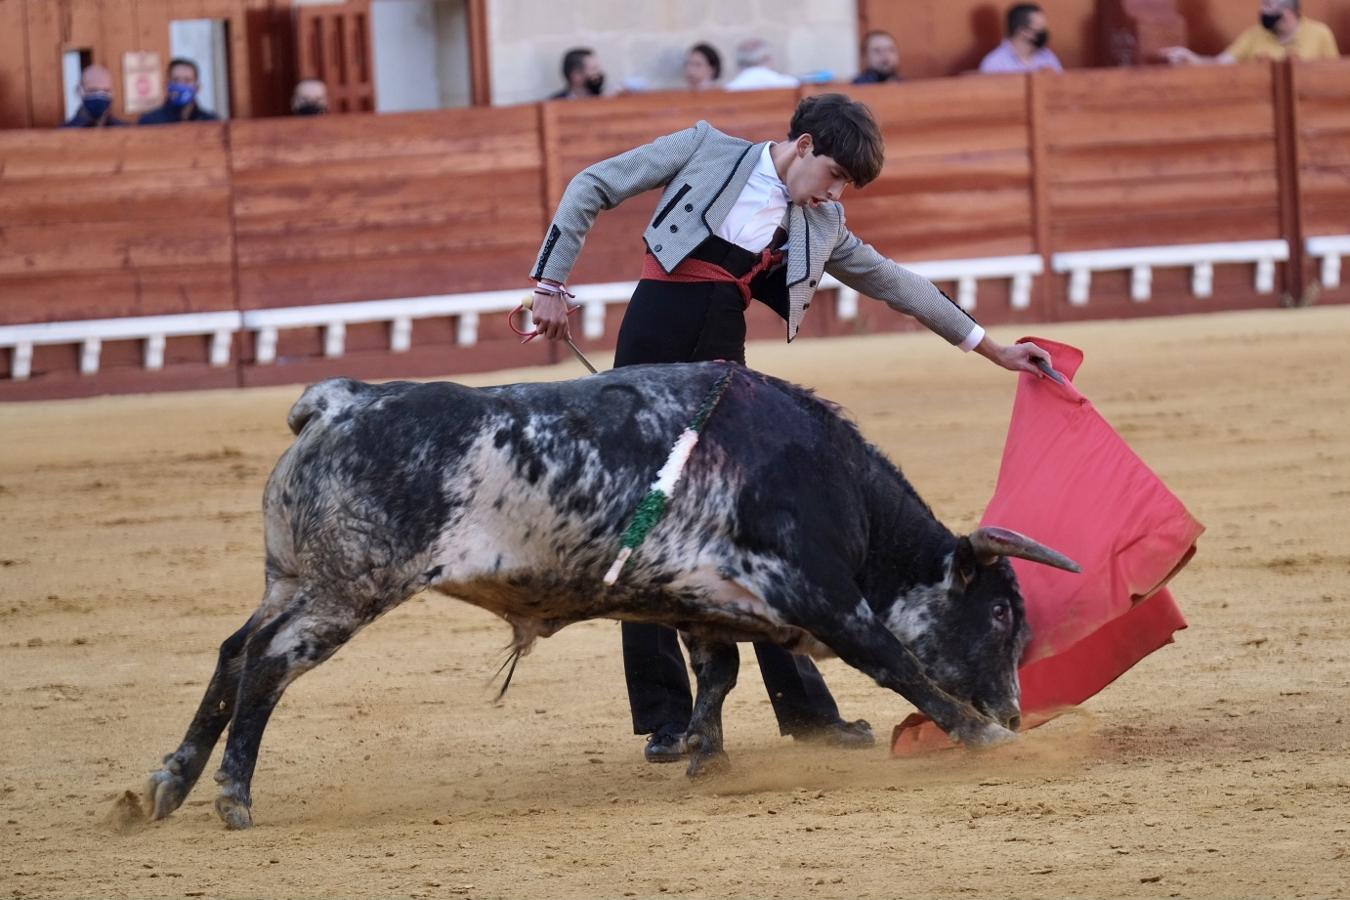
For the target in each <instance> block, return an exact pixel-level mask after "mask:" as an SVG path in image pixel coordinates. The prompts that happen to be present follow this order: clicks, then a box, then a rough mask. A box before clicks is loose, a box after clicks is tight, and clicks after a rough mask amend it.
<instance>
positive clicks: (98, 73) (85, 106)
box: [65, 66, 130, 128]
mask: <svg viewBox="0 0 1350 900" xmlns="http://www.w3.org/2000/svg"><path fill="white" fill-rule="evenodd" d="M78 90H79V95H80V108H79V109H78V110H76V111H75V115H73V116H71V117H70V121H69V122H67V123H66V124H65V127H66V128H113V127H116V126H119V125H128V124H130V123H129V122H123V121H122V120H121V119H119V118H116V117H115V116H114V115H113V114H112V105H113V78H112V72H109V71H108V70H107V68H106V67H104V66H89V67H88V68H86V69H85V70H84V71H83V72H81V73H80V86H79V89H78Z"/></svg>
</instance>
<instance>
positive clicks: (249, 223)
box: [231, 106, 549, 380]
mask: <svg viewBox="0 0 1350 900" xmlns="http://www.w3.org/2000/svg"><path fill="white" fill-rule="evenodd" d="M373 121H377V122H378V128H372V127H371V125H372V122H373ZM231 151H232V152H231V165H232V170H233V178H234V207H233V211H234V221H235V234H236V238H237V246H238V257H239V304H240V306H241V308H243V309H258V308H264V307H277V306H304V305H310V304H315V303H342V302H348V301H355V300H379V299H385V298H390V297H418V296H428V295H436V294H452V293H464V292H468V291H483V290H499V289H504V288H510V287H519V288H521V291H522V295H523V294H524V293H525V287H526V286H527V285H528V284H529V282H528V275H529V272H530V267H531V265H532V264H533V262H534V257H535V253H536V252H537V251H538V249H539V242H540V240H541V235H542V234H543V233H544V230H545V221H544V211H543V192H544V162H543V153H542V149H541V145H540V142H539V112H538V110H537V108H536V107H534V106H519V107H510V108H499V109H474V110H445V111H441V112H435V113H400V114H396V115H386V116H381V117H379V119H378V120H374V119H372V117H371V116H365V115H349V116H327V117H321V118H308V119H289V120H261V121H253V122H236V123H234V124H233V125H232V126H231ZM500 319H501V317H496V318H495V319H493V320H491V321H488V320H486V319H485V320H484V321H483V322H482V323H481V326H480V340H481V342H482V345H486V346H491V343H492V341H493V340H494V339H502V340H505V339H506V338H507V336H508V332H507V330H506V327H505V323H504V321H499V320H500ZM452 326H453V323H451V322H448V321H446V322H419V323H418V324H417V326H416V329H415V340H414V349H415V350H416V352H417V353H426V354H429V355H430V356H431V357H434V358H436V359H439V360H440V363H439V365H441V367H442V368H441V369H440V371H444V366H445V363H444V360H443V357H441V356H439V354H443V353H445V352H446V348H447V346H448V345H450V344H453V342H454V330H453V327H452ZM387 346H388V335H387V328H386V327H385V326H377V325H369V326H364V325H363V326H355V327H353V328H351V329H349V331H348V347H349V350H351V351H355V352H361V351H369V352H371V353H375V354H379V355H383V349H382V348H384V347H387ZM320 347H321V340H320V336H319V334H318V330H317V329H315V330H313V331H312V332H304V331H291V332H283V333H282V341H281V343H280V345H279V346H278V354H279V356H280V357H281V359H282V360H283V363H284V362H285V361H287V360H290V359H295V358H306V357H313V356H316V355H317V354H318V353H319V348H320ZM530 350H531V353H529V354H527V355H524V356H522V358H521V364H525V363H526V362H543V361H546V360H547V359H548V358H549V351H547V350H546V349H544V347H543V343H542V342H536V343H535V344H532V345H531V348H530ZM454 352H455V353H456V354H460V355H463V354H465V353H470V352H480V351H476V350H475V351H468V350H466V349H463V348H460V349H456V350H454ZM536 357H538V358H536ZM409 359H412V358H411V357H410V358H409ZM409 364H411V365H415V364H416V361H415V360H413V361H412V362H411V363H409ZM283 368H284V366H283ZM275 371H277V370H271V369H269V370H267V371H266V372H260V373H259V375H260V376H262V375H268V376H270V375H271V374H272V373H273V372H275ZM291 380H294V377H293V376H292V378H291Z"/></svg>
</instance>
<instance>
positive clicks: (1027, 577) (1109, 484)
mask: <svg viewBox="0 0 1350 900" xmlns="http://www.w3.org/2000/svg"><path fill="white" fill-rule="evenodd" d="M1023 340H1034V341H1035V342H1036V344H1037V345H1039V346H1041V347H1044V348H1045V349H1046V350H1048V351H1049V352H1050V355H1051V356H1052V357H1053V358H1054V361H1055V366H1056V368H1057V369H1058V370H1059V371H1060V373H1061V374H1063V375H1064V376H1065V378H1066V379H1072V377H1073V375H1074V373H1076V372H1077V371H1078V367H1079V366H1080V365H1081V364H1082V362H1083V353H1082V351H1081V350H1078V349H1077V348H1075V347H1070V346H1068V345H1067V344H1059V343H1056V342H1054V341H1047V340H1043V339H1041V338H1024V339H1023ZM980 524H982V525H998V526H1000V527H1003V528H1011V529H1012V530H1014V531H1020V532H1022V533H1023V534H1025V535H1027V536H1028V537H1031V538H1034V539H1035V540H1037V541H1040V542H1042V543H1044V544H1046V545H1047V546H1050V547H1053V548H1055V549H1056V550H1059V551H1060V552H1061V553H1064V554H1066V555H1067V556H1069V557H1070V558H1071V559H1073V560H1075V561H1077V562H1078V563H1079V564H1080V565H1081V566H1082V567H1083V572H1082V573H1081V574H1078V575H1075V574H1073V573H1071V572H1063V571H1060V570H1058V569H1053V568H1051V567H1049V566H1045V565H1039V564H1037V563H1033V562H1027V561H1025V560H1021V559H1014V560H1012V565H1013V569H1014V570H1015V571H1016V572H1017V581H1018V584H1019V585H1020V586H1021V589H1022V596H1023V598H1024V599H1025V601H1026V611H1027V620H1028V621H1029V623H1030V624H1031V631H1032V638H1031V643H1030V644H1029V645H1028V647H1027V649H1026V652H1025V654H1024V655H1023V657H1022V666H1021V669H1020V670H1019V675H1020V677H1021V682H1022V721H1023V723H1024V725H1023V727H1035V726H1036V725H1039V724H1042V723H1043V722H1046V721H1048V720H1049V719H1051V718H1053V717H1054V715H1055V713H1056V711H1057V710H1060V709H1063V708H1064V707H1067V706H1074V705H1077V704H1080V703H1082V702H1083V701H1084V700H1087V699H1088V698H1089V697H1091V696H1092V695H1093V694H1096V693H1097V692H1098V691H1100V690H1101V689H1102V688H1104V687H1106V686H1107V685H1108V684H1110V683H1111V682H1112V681H1115V680H1116V678H1118V677H1120V675H1121V674H1123V673H1124V672H1125V671H1126V670H1128V669H1129V668H1130V667H1131V666H1133V665H1134V664H1135V663H1137V662H1138V661H1139V660H1141V659H1143V658H1144V657H1145V656H1147V655H1148V654H1150V653H1152V652H1153V651H1154V650H1157V649H1158V648H1159V647H1161V646H1163V645H1164V644H1168V643H1171V641H1172V634H1173V632H1176V631H1180V630H1181V629H1183V628H1185V627H1186V620H1185V619H1184V618H1182V615H1181V610H1180V609H1179V608H1178V607H1177V604H1176V601H1175V600H1174V599H1173V598H1172V594H1171V592H1170V591H1168V590H1167V588H1166V587H1165V585H1166V584H1167V582H1168V580H1169V579H1171V577H1172V576H1173V575H1175V574H1176V573H1177V572H1178V571H1180V570H1181V568H1182V566H1184V565H1186V563H1187V562H1189V561H1190V558H1191V557H1192V556H1193V555H1194V554H1195V541H1196V539H1197V538H1198V537H1199V536H1200V534H1201V533H1202V532H1203V531H1204V530H1205V528H1204V526H1203V525H1201V524H1200V523H1199V522H1197V521H1196V520H1195V519H1194V518H1193V517H1192V516H1191V514H1190V513H1188V512H1187V511H1186V508H1185V507H1184V506H1182V504H1181V501H1180V500H1178V499H1177V498H1176V496H1175V495H1174V494H1173V493H1172V492H1171V491H1169V490H1168V489H1167V486H1166V485H1164V484H1163V483H1162V481H1160V480H1159V479H1158V476H1157V475H1155V474H1154V473H1153V471H1152V470H1151V469H1149V467H1148V466H1147V465H1145V464H1144V462H1143V460H1141V459H1140V458H1139V457H1138V456H1136V455H1135V453H1134V451H1133V450H1131V449H1130V448H1129V447H1128V446H1127V445H1126V444H1125V441H1124V440H1122V439H1121V437H1120V435H1118V434H1116V432H1115V431H1114V430H1113V429H1112V428H1111V426H1110V425H1109V424H1107V422H1106V420H1105V419H1103V418H1102V416H1101V414H1100V413H1098V412H1097V410H1096V409H1095V408H1094V407H1093V406H1092V403H1091V402H1089V401H1088V399H1087V398H1086V397H1084V396H1083V395H1082V394H1081V393H1079V391H1078V389H1077V388H1075V387H1074V386H1073V384H1072V383H1071V382H1067V381H1066V383H1065V384H1062V385H1061V384H1057V383H1056V382H1054V381H1053V380H1051V379H1050V378H1038V377H1036V376H1034V375H1030V374H1025V373H1024V374H1023V375H1022V376H1021V379H1020V380H1019V382H1018V386H1017V399H1016V401H1015V403H1014V405H1013V415H1012V422H1011V424H1010V426H1009V428H1008V441H1007V443H1006V444H1005V445H1004V448H1003V463H1002V465H1001V466H1000V468H999V473H998V485H997V487H996V488H995V490H994V499H993V500H991V501H990V503H989V506H988V508H987V509H986V510H985V513H984V518H983V519H982V520H981V523H980ZM947 746H951V742H950V740H949V739H948V738H947V736H946V735H945V734H944V733H943V732H942V731H941V730H940V729H939V728H938V727H937V726H936V725H934V724H933V723H932V722H931V721H930V720H929V719H928V718H927V717H925V716H921V715H918V714H914V715H911V716H909V717H908V718H907V719H905V721H903V722H901V723H900V724H899V725H897V726H896V727H895V731H894V733H893V734H892V737H891V755H892V756H905V755H910V754H913V753H917V752H922V751H924V750H931V749H937V748H941V747H947Z"/></svg>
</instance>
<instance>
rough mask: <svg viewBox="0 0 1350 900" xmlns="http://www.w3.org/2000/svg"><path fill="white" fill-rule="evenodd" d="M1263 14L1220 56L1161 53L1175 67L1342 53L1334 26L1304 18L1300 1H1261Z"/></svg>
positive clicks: (1167, 49) (1172, 50)
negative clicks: (1259, 19) (1337, 44)
mask: <svg viewBox="0 0 1350 900" xmlns="http://www.w3.org/2000/svg"><path fill="white" fill-rule="evenodd" d="M1260 17H1261V22H1260V24H1256V25H1250V26H1248V27H1247V29H1246V30H1245V31H1243V32H1242V33H1241V34H1239V35H1238V36H1237V40H1235V41H1233V43H1231V44H1229V45H1228V49H1226V50H1224V51H1223V52H1222V53H1220V54H1219V55H1218V56H1201V55H1200V54H1198V53H1195V52H1194V51H1191V50H1188V49H1187V48H1185V47H1165V48H1163V49H1162V50H1161V51H1160V53H1161V54H1162V57H1163V58H1164V59H1166V60H1167V61H1168V62H1169V63H1171V64H1172V65H1174V66H1186V65H1205V64H1209V63H1218V64H1220V65H1227V64H1230V63H1239V62H1266V61H1269V60H1281V59H1287V58H1289V57H1291V56H1292V57H1293V58H1294V59H1301V60H1304V61H1311V60H1316V59H1336V58H1338V57H1339V56H1340V50H1339V48H1337V46H1336V36H1335V35H1334V34H1332V33H1331V29H1330V28H1328V27H1327V26H1326V25H1324V24H1323V23H1321V22H1316V21H1314V20H1312V19H1305V18H1303V10H1302V4H1301V3H1300V2H1299V0H1262V2H1261V8H1260Z"/></svg>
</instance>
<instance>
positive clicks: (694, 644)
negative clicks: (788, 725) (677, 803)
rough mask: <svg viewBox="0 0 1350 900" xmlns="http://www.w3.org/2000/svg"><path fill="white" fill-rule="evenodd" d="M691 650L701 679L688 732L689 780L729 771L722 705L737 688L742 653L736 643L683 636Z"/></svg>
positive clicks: (686, 738) (698, 677)
mask: <svg viewBox="0 0 1350 900" xmlns="http://www.w3.org/2000/svg"><path fill="white" fill-rule="evenodd" d="M682 637H683V638H684V643H685V646H687V647H688V648H689V661H690V663H691V664H692V665H693V667H694V676H695V677H696V678H697V679H698V696H697V697H695V699H694V714H693V715H692V716H691V717H690V719H689V730H688V731H687V732H686V733H685V746H687V747H688V748H689V768H688V770H687V773H686V774H688V775H689V777H690V778H698V777H700V776H704V775H714V774H717V773H719V772H724V771H726V770H727V769H728V768H729V767H730V764H729V763H728V762H727V754H726V751H725V750H723V749H722V703H723V702H724V701H725V700H726V699H727V694H729V693H731V689H732V688H734V687H735V686H736V675H737V673H738V672H739V670H740V667H741V659H740V654H739V653H737V651H736V645H735V644H729V643H722V642H719V641H708V640H703V639H701V638H696V637H693V636H691V635H689V634H683V635H682Z"/></svg>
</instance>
